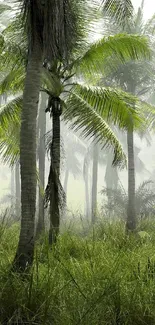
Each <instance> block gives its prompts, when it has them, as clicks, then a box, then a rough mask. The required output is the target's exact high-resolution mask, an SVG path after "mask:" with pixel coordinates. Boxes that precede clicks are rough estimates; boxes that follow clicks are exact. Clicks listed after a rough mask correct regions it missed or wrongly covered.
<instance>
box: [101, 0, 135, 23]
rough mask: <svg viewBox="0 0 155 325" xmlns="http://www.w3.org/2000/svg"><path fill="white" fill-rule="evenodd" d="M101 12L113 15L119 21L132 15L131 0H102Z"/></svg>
mask: <svg viewBox="0 0 155 325" xmlns="http://www.w3.org/2000/svg"><path fill="white" fill-rule="evenodd" d="M102 3H103V13H105V14H107V15H109V16H110V17H114V18H115V19H116V20H117V21H118V22H119V23H122V22H124V20H126V19H128V18H130V17H131V16H132V15H133V11H134V9H133V5H132V2H131V0H121V1H120V0H103V1H102Z"/></svg>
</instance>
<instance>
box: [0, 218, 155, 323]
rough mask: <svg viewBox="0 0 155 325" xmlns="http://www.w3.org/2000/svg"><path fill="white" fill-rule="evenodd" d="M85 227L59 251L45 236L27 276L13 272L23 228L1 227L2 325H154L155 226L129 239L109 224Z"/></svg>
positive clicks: (66, 237) (61, 242) (67, 236)
mask: <svg viewBox="0 0 155 325" xmlns="http://www.w3.org/2000/svg"><path fill="white" fill-rule="evenodd" d="M84 229H85V227H84V225H82V223H80V224H79V226H78V230H77V232H76V235H75V230H76V226H75V228H74V229H72V228H70V230H68V231H67V232H65V233H63V234H62V235H61V236H60V237H59V239H58V241H57V244H56V245H55V246H53V248H52V250H51V249H50V248H49V245H48V238H47V237H46V236H45V237H42V238H41V239H40V243H39V242H38V243H37V245H36V249H35V259H34V263H33V267H32V270H31V273H30V274H29V276H28V275H26V276H25V278H24V274H23V276H22V277H21V276H20V275H17V274H13V273H11V271H10V263H11V261H12V260H13V258H14V254H15V251H16V246H17V243H18V236H19V225H18V224H13V225H12V226H10V227H6V226H4V225H3V226H2V225H1V235H0V255H1V256H0V305H1V313H0V324H42V325H43V324H46V325H47V324H55V325H56V324H59V325H61V324H62V325H65V324H66V325H69V324H71V325H74V324H83V325H84V324H91V325H97V324H105V325H111V324H120V325H121V324H127V325H129V324H130V325H133V324H136V325H141V324H149V325H150V324H152V325H153V324H154V323H155V310H154V299H155V223H154V221H153V222H150V223H148V222H147V224H146V223H143V224H141V225H139V229H138V230H137V234H136V235H133V234H131V235H130V236H126V235H125V225H123V224H122V223H120V222H115V223H114V224H113V225H111V224H109V223H107V222H105V220H104V219H103V220H102V221H101V222H99V223H98V225H96V227H95V228H94V230H93V229H90V230H89V232H87V236H86V235H84V233H85V232H84ZM139 230H141V231H139Z"/></svg>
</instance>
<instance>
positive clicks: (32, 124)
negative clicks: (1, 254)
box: [14, 42, 42, 270]
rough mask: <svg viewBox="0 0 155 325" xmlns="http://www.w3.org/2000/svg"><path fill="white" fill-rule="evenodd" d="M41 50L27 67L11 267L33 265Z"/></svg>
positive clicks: (18, 267) (33, 53)
mask: <svg viewBox="0 0 155 325" xmlns="http://www.w3.org/2000/svg"><path fill="white" fill-rule="evenodd" d="M41 67H42V50H41V48H40V46H39V45H38V44H37V42H35V43H34V44H33V50H32V52H31V55H30V58H29V62H28V65H27V71H26V78H25V85H24V93H23V108H22V116H21V132H20V165H21V230H20V237H19V243H18V248H17V252H16V256H15V260H14V268H15V269H17V270H25V269H26V268H27V267H30V266H31V265H32V263H33V256H34V226H35V209H36V183H37V178H36V120H37V111H38V101H39V90H40V82H41Z"/></svg>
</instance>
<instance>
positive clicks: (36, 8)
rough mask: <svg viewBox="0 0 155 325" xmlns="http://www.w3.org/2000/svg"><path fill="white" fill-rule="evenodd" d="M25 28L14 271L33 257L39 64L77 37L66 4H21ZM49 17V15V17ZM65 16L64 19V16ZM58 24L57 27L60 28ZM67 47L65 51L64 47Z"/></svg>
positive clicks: (73, 16) (64, 54)
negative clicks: (19, 217)
mask: <svg viewBox="0 0 155 325" xmlns="http://www.w3.org/2000/svg"><path fill="white" fill-rule="evenodd" d="M21 3H22V4H23V6H24V17H26V25H27V27H28V53H29V54H28V64H27V68H26V77H25V82H24V92H23V107H22V116H21V131H20V165H21V209H22V210H21V211H22V221H21V231H20V238H19V243H18V248H17V252H16V256H15V260H14V267H15V269H16V268H17V269H23V270H24V269H25V268H26V267H27V266H31V265H32V262H33V253H34V220H35V205H36V118H37V111H38V101H39V91H40V85H41V72H42V64H43V61H44V59H45V58H47V59H48V60H52V62H54V60H55V59H56V60H59V59H64V58H66V59H67V56H68V51H69V50H70V44H73V43H74V39H75V33H76V34H77V32H76V30H77V17H78V15H77V12H76V14H75V11H74V10H75V3H74V8H73V9H74V10H72V3H71V2H70V1H69V0H68V1H66V2H65V3H63V5H62V1H61V0H59V1H58V0H57V1H50V0H49V1H47V2H46V3H42V2H40V1H38V0H37V1H36V2H35V3H34V2H33V1H30V2H27V1H21ZM50 13H52V15H50ZM66 13H67V15H66ZM60 22H61V24H60ZM68 44H69V47H68Z"/></svg>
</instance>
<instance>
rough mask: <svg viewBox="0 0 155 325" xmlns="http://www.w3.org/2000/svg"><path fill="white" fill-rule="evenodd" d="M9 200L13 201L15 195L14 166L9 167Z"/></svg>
mask: <svg viewBox="0 0 155 325" xmlns="http://www.w3.org/2000/svg"><path fill="white" fill-rule="evenodd" d="M10 190H11V201H12V202H13V201H14V196H15V170H14V167H12V168H11V189H10Z"/></svg>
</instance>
